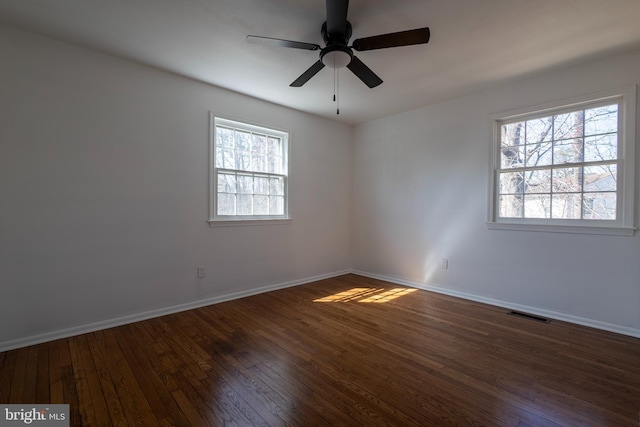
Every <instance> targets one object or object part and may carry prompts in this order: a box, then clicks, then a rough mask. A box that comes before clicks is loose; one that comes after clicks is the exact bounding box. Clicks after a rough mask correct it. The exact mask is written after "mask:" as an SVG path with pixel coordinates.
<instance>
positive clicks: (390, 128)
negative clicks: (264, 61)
mask: <svg viewBox="0 0 640 427" xmlns="http://www.w3.org/2000/svg"><path fill="white" fill-rule="evenodd" d="M639 80H640V52H639V51H636V52H632V53H628V54H625V55H619V56H615V57H612V58H608V59H606V60H599V61H595V62H592V63H589V64H586V65H582V66H578V67H573V68H567V69H563V70H560V71H555V72H551V73H548V74H545V75H543V76H539V77H532V78H527V79H523V80H521V81H517V82H511V83H507V84H504V85H502V86H500V87H496V88H493V89H491V90H486V91H483V92H480V93H476V94H473V95H470V96H465V97H461V98H458V99H455V100H452V101H449V102H444V103H440V104H437V105H433V106H428V107H424V108H421V109H418V110H414V111H410V112H407V113H404V114H399V115H396V116H392V117H386V118H383V119H379V120H375V121H372V122H369V123H365V124H362V125H359V126H357V127H356V128H355V130H354V154H353V156H354V177H353V179H354V184H353V186H354V187H353V230H352V232H353V268H354V269H355V270H359V271H361V272H364V273H366V274H369V275H373V276H378V277H384V278H388V279H392V280H395V281H398V282H400V283H407V284H413V285H417V286H422V287H427V288H435V289H436V290H438V291H441V292H445V293H450V294H454V295H461V296H464V297H468V298H472V299H477V300H481V301H489V302H493V303H499V304H502V305H505V306H508V307H512V308H513V307H515V308H525V309H529V310H530V311H533V312H539V313H542V314H547V315H551V316H554V317H557V318H563V319H567V320H571V321H576V322H579V323H584V324H589V325H592V326H597V327H601V328H605V329H610V330H616V331H618V332H623V333H628V334H632V335H636V336H640V235H639V234H638V233H636V235H635V236H634V237H612V236H594V235H572V234H557V233H537V232H519V231H499V230H491V231H490V230H487V227H486V225H485V221H486V212H487V203H488V201H487V199H488V197H487V194H488V193H487V192H488V176H489V175H488V174H489V160H490V154H489V149H490V148H489V147H490V145H489V144H490V139H491V120H490V115H491V114H492V113H499V112H503V111H508V110H511V109H517V108H522V107H527V106H535V105H541V104H545V103H548V102H552V101H557V100H563V99H568V98H572V97H576V96H580V95H586V94H589V93H594V92H597V91H600V90H606V89H613V88H618V87H622V86H625V85H629V84H637V83H639ZM638 111H640V109H639V110H638ZM636 123H638V120H637V119H636ZM636 128H637V129H639V130H640V126H636ZM638 134H640V132H638ZM637 136H638V135H636V139H637ZM637 152H640V150H637ZM638 163H639V162H638V161H637V159H636V164H638ZM637 168H638V169H640V166H638V167H637ZM636 172H638V171H636ZM636 176H637V175H636ZM637 181H638V180H637V178H636V182H637ZM636 187H637V188H636V190H638V189H640V185H636ZM638 199H640V197H638V195H636V201H637V200H638ZM637 213H638V209H637V208H636V226H637V225H638V223H639V221H638V219H637V217H638V215H637ZM442 258H447V259H449V270H446V271H443V270H441V269H440V265H439V264H440V260H441V259H442Z"/></svg>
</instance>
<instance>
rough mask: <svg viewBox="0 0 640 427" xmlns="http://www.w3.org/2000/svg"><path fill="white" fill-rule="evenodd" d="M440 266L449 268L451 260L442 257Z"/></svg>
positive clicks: (445, 268) (444, 268)
mask: <svg viewBox="0 0 640 427" xmlns="http://www.w3.org/2000/svg"><path fill="white" fill-rule="evenodd" d="M440 268H441V269H442V270H448V269H449V260H448V259H446V258H442V260H441V261H440Z"/></svg>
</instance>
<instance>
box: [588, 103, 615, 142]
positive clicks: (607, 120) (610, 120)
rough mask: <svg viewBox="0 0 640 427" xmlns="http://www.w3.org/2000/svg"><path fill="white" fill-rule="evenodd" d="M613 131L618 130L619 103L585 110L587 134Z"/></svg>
mask: <svg viewBox="0 0 640 427" xmlns="http://www.w3.org/2000/svg"><path fill="white" fill-rule="evenodd" d="M613 132H618V105H617V104H613V105H607V106H604V107H597V108H591V109H589V110H585V118H584V133H585V135H597V134H602V133H613Z"/></svg>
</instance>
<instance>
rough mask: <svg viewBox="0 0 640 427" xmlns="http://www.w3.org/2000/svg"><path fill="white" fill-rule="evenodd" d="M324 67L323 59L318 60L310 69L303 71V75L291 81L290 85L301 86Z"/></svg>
mask: <svg viewBox="0 0 640 427" xmlns="http://www.w3.org/2000/svg"><path fill="white" fill-rule="evenodd" d="M323 68H324V64H323V63H322V61H320V60H318V62H316V63H315V64H313V65H312V66H311V67H309V69H308V70H307V71H305V72H304V73H302V75H301V76H300V77H298V78H297V79H295V81H294V82H293V83H291V84H290V85H289V86H291V87H301V86H302V85H304V84H305V83H306V82H308V81H309V79H310V78H311V77H313V76H315V75H316V74H318V72H319V71H320V70H322V69H323Z"/></svg>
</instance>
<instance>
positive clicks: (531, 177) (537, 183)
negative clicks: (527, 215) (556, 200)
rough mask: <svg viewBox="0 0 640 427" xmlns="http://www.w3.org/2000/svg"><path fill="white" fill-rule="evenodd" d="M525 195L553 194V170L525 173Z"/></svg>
mask: <svg viewBox="0 0 640 427" xmlns="http://www.w3.org/2000/svg"><path fill="white" fill-rule="evenodd" d="M524 191H525V193H549V192H551V169H541V170H535V171H529V172H526V173H525V190H524Z"/></svg>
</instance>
